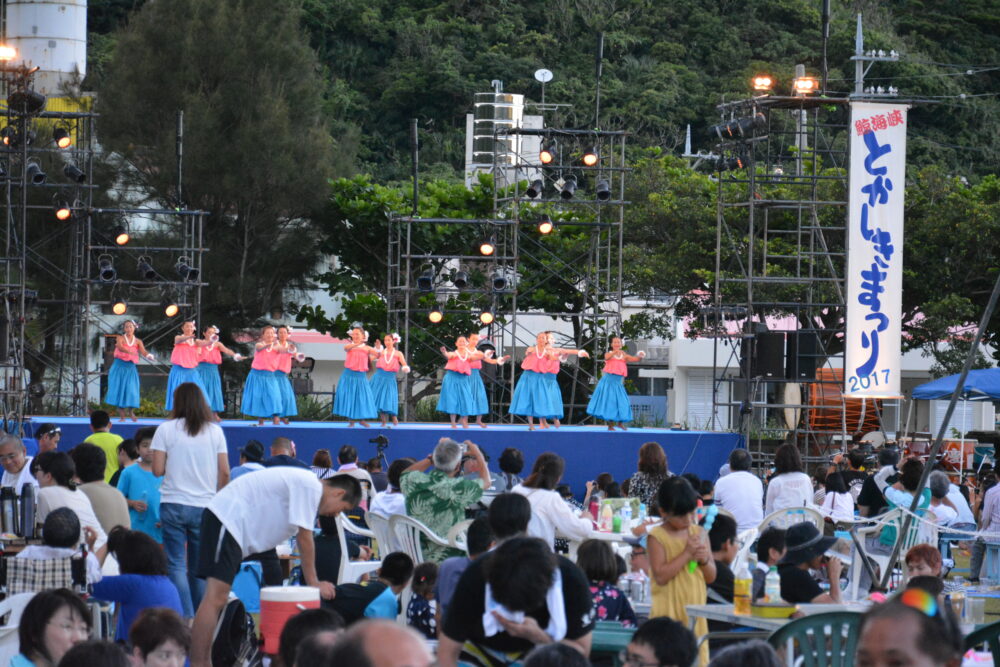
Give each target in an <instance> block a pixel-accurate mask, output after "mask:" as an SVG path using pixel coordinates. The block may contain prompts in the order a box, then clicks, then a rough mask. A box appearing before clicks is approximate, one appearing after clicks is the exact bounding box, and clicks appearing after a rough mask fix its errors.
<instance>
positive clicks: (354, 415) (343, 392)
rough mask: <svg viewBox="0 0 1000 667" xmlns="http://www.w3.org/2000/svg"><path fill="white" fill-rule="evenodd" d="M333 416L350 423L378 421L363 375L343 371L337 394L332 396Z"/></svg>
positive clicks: (373, 402) (356, 372)
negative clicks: (347, 420) (345, 419)
mask: <svg viewBox="0 0 1000 667" xmlns="http://www.w3.org/2000/svg"><path fill="white" fill-rule="evenodd" d="M333 414H335V415H340V416H341V417H347V418H348V419H349V420H350V421H358V420H361V419H378V410H376V409H375V398H374V397H373V396H372V388H371V387H369V386H368V378H367V377H365V374H364V373H362V372H361V371H352V370H350V369H347V368H345V369H344V372H343V374H342V375H341V376H340V380H338V381H337V393H336V394H334V396H333Z"/></svg>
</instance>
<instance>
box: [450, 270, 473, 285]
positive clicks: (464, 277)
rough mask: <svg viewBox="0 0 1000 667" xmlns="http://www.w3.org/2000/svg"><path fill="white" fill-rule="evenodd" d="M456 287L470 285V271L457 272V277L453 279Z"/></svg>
mask: <svg viewBox="0 0 1000 667" xmlns="http://www.w3.org/2000/svg"><path fill="white" fill-rule="evenodd" d="M451 282H452V283H453V284H454V285H455V287H457V288H458V289H465V288H466V287H468V286H469V272H468V271H458V272H457V273H455V279H454V280H452V281H451Z"/></svg>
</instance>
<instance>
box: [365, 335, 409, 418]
mask: <svg viewBox="0 0 1000 667" xmlns="http://www.w3.org/2000/svg"><path fill="white" fill-rule="evenodd" d="M383 342H384V343H385V345H384V346H383ZM398 344H399V334H394V333H393V334H386V335H385V336H384V337H383V338H382V340H380V341H376V342H375V351H374V352H373V353H372V354H371V355H370V356H369V360H374V361H375V372H374V373H373V374H372V376H371V379H369V380H368V384H369V386H370V387H371V390H372V398H373V399H374V400H375V407H376V409H377V410H378V418H379V421H381V422H382V426H387V425H388V420H389V418H390V417H391V418H392V425H393V426H398V425H399V419H397V417H396V415H397V414H399V387H398V386H396V373H398V372H399V371H403V372H404V373H409V372H410V367H409V366H407V365H406V357H404V356H403V353H402V352H400V351H399V350H397V349H396V345H398Z"/></svg>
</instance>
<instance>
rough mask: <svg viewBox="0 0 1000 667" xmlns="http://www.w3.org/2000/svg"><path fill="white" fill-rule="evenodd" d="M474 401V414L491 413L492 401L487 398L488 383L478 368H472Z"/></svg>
mask: <svg viewBox="0 0 1000 667" xmlns="http://www.w3.org/2000/svg"><path fill="white" fill-rule="evenodd" d="M470 377H471V378H472V402H473V404H474V405H475V411H474V412H473V413H472V414H474V415H488V414H490V401H489V399H488V398H486V385H485V384H484V383H483V376H482V373H480V372H479V369H478V368H473V369H472V375H471V376H470Z"/></svg>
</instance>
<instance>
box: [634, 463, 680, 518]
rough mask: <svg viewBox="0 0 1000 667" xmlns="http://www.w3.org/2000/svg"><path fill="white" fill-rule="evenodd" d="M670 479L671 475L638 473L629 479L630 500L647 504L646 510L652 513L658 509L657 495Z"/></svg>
mask: <svg viewBox="0 0 1000 667" xmlns="http://www.w3.org/2000/svg"><path fill="white" fill-rule="evenodd" d="M668 477H670V473H667V474H665V475H652V474H650V473H648V472H637V473H635V474H634V475H632V476H631V477H630V478H629V482H628V495H629V498H638V499H639V500H640V501H641V502H644V503H646V510H647V511H648V512H650V513H652V511H653V508H654V507H656V494H657V492H658V491H659V490H660V484H663V480H665V479H667V478H668Z"/></svg>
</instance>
